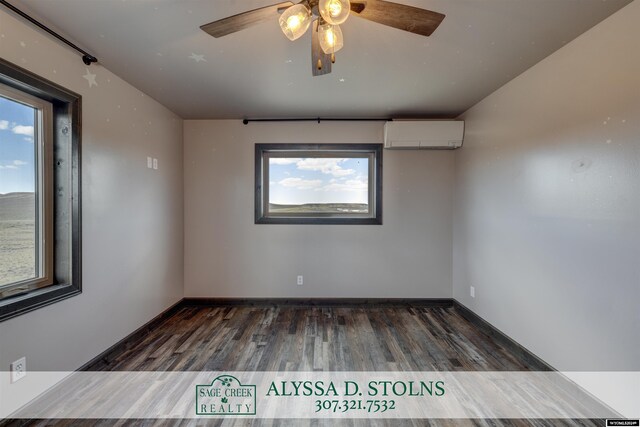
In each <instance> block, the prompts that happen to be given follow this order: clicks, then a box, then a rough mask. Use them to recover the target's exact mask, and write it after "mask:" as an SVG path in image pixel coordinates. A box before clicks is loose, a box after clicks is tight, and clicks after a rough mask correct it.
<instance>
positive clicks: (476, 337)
mask: <svg viewBox="0 0 640 427" xmlns="http://www.w3.org/2000/svg"><path fill="white" fill-rule="evenodd" d="M529 369H530V366H528V365H527V363H526V362H525V361H524V360H523V359H522V358H519V357H518V356H517V354H512V353H511V352H509V351H508V349H506V348H504V347H502V346H501V345H500V344H499V343H497V342H495V341H494V340H493V339H492V338H491V337H490V336H489V335H487V334H485V333H483V332H482V331H480V330H479V329H478V328H476V327H475V326H474V325H473V324H472V323H470V322H468V321H467V320H466V319H465V318H463V317H462V316H461V315H460V314H459V313H458V312H457V311H456V309H455V308H453V307H425V306H414V305H410V304H402V305H397V306H363V305H359V306H312V307H311V306H290V305H269V304H264V305H241V306H217V307H202V306H187V307H182V308H180V309H179V310H178V311H177V312H176V313H175V314H174V315H172V316H171V317H170V318H168V319H167V320H166V321H164V322H163V323H162V324H161V325H160V326H158V327H157V328H156V329H155V330H153V331H152V332H151V333H149V334H148V335H146V336H144V337H142V338H141V339H139V340H138V341H137V342H134V343H132V344H131V345H130V346H129V348H127V349H124V350H123V351H121V352H120V353H118V354H115V355H113V356H112V357H110V359H109V360H103V361H100V362H99V363H96V364H95V365H94V366H92V367H91V368H90V370H93V371H98V370H111V371H146V370H152V371H153V370H160V371H162V370H166V371H201V370H215V371H244V370H257V371H270V370H285V371H311V370H313V371H396V370H397V371H408V370H414V371H429V370H447V371H465V370H472V371H489V370H495V371H500V370H509V371H513V370H516V371H517V370H529ZM0 424H1V423H0ZM10 425H12V426H13V425H16V426H23V425H60V426H67V425H73V426H75V425H80V426H112V425H135V426H147V425H172V426H174V425H175V426H183V425H184V426H192V425H221V426H231V425H233V426H244V425H247V426H249V425H251V426H298V425H303V426H324V425H327V426H329V425H331V426H333V425H340V426H368V425H374V426H377V425H380V426H387V425H389V426H405V425H406V426H443V427H447V426H496V425H498V426H501V425H505V426H556V425H558V426H574V425H577V426H582V425H584V426H601V425H604V422H601V421H598V420H593V421H590V420H577V421H574V420H472V421H468V420H458V421H456V420H387V421H385V420H373V421H372V420H369V421H367V420H338V421H336V420H259V419H258V420H232V419H225V420H205V421H199V420H185V421H183V422H171V421H161V420H140V421H131V420H129V421H125V420H123V421H109V420H98V421H92V420H84V421H80V422H78V421H67V420H61V421H56V420H50V421H27V422H25V421H13V422H11V423H10Z"/></svg>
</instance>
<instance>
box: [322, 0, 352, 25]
mask: <svg viewBox="0 0 640 427" xmlns="http://www.w3.org/2000/svg"><path fill="white" fill-rule="evenodd" d="M318 10H319V11H320V16H322V18H323V19H324V20H325V21H327V22H328V23H329V24H331V25H340V24H342V23H343V22H344V21H346V20H347V18H348V17H349V12H351V3H350V2H349V0H320V3H319V4H318Z"/></svg>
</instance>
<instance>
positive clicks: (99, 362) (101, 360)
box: [76, 299, 184, 371]
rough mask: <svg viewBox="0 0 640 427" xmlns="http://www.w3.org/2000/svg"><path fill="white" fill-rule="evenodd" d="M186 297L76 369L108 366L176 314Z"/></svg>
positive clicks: (92, 369)
mask: <svg viewBox="0 0 640 427" xmlns="http://www.w3.org/2000/svg"><path fill="white" fill-rule="evenodd" d="M183 301H184V299H180V300H178V301H177V302H176V303H174V304H172V305H171V306H170V307H169V308H167V309H166V310H164V311H163V312H162V313H160V314H158V315H157V316H156V317H154V318H153V319H151V320H149V321H148V322H147V323H145V324H144V325H142V326H140V327H139V328H138V329H136V330H135V331H133V332H131V333H130V334H129V335H127V336H126V337H124V338H122V339H121V340H120V341H118V342H117V343H115V344H113V345H112V346H111V347H109V348H107V349H106V350H105V351H103V352H102V353H100V354H98V355H97V356H96V357H94V358H93V359H91V360H89V361H88V362H87V363H85V364H84V365H82V366H81V367H79V368H78V369H76V371H101V370H103V369H102V368H104V367H106V366H107V365H108V364H109V363H110V361H111V358H112V357H113V356H114V355H115V354H118V353H121V352H123V351H125V350H127V349H129V348H130V347H131V345H132V344H133V342H134V341H137V340H139V339H140V338H142V337H143V336H144V335H146V334H148V333H149V331H150V330H152V329H154V328H157V327H158V326H160V325H161V324H162V323H164V322H165V321H166V320H167V319H169V318H170V317H171V316H173V315H174V314H176V313H177V312H178V311H180V309H181V308H182V307H183V306H184V304H183Z"/></svg>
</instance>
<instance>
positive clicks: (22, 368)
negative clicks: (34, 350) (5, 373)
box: [11, 357, 27, 383]
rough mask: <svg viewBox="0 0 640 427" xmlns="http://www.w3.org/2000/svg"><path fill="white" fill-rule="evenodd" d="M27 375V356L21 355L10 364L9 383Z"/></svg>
mask: <svg viewBox="0 0 640 427" xmlns="http://www.w3.org/2000/svg"><path fill="white" fill-rule="evenodd" d="M26 376H27V358H26V357H22V358H20V359H18V360H16V361H15V362H13V363H12V364H11V383H15V382H16V381H18V380H21V379H22V378H24V377H26Z"/></svg>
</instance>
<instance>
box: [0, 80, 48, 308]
mask: <svg viewBox="0 0 640 427" xmlns="http://www.w3.org/2000/svg"><path fill="white" fill-rule="evenodd" d="M0 96H2V97H3V98H5V99H10V100H12V101H14V102H17V103H20V104H24V105H27V106H29V107H31V108H33V109H34V110H35V111H36V114H35V116H36V117H35V118H34V134H33V144H34V152H35V172H36V173H35V175H36V177H35V189H34V197H35V208H36V212H35V215H36V216H35V235H36V239H37V246H36V254H35V264H36V277H33V278H29V279H25V280H21V281H18V282H14V283H10V284H5V285H0V299H4V298H7V297H9V296H11V295H15V294H20V293H24V292H29V291H32V290H35V289H39V288H43V287H45V286H50V285H52V284H53V199H52V194H53V158H52V155H53V122H52V120H53V105H52V104H51V103H50V102H47V101H45V100H43V99H41V98H37V97H35V96H32V95H29V94H27V93H25V92H22V91H18V90H16V89H14V88H12V87H10V86H7V85H4V84H2V83H0Z"/></svg>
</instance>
